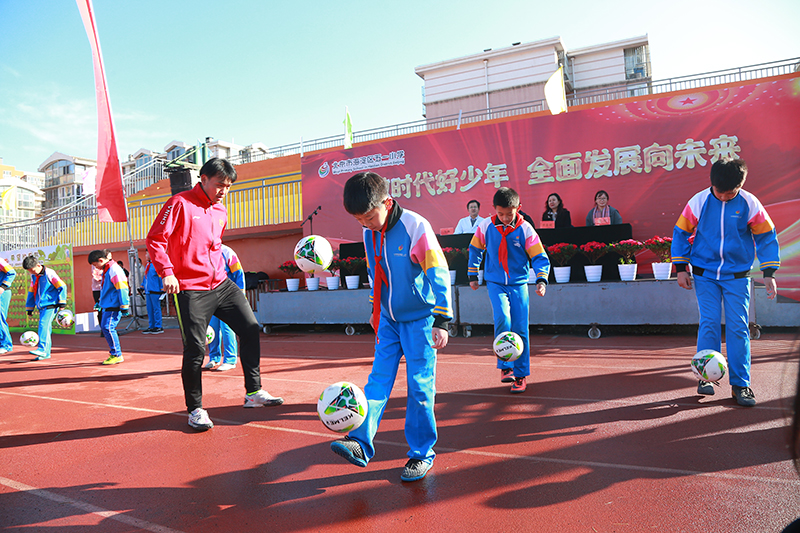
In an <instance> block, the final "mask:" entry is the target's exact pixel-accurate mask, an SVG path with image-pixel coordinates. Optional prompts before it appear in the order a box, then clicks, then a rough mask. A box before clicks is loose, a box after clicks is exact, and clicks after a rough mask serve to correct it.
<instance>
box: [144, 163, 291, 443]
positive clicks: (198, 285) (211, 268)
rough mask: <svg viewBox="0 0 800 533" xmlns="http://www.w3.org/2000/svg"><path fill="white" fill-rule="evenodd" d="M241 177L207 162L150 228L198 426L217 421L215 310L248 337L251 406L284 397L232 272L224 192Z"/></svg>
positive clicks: (244, 356)
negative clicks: (205, 368) (268, 385)
mask: <svg viewBox="0 0 800 533" xmlns="http://www.w3.org/2000/svg"><path fill="white" fill-rule="evenodd" d="M235 181H236V170H235V169H234V168H233V165H231V164H230V163H229V162H228V161H226V160H225V159H219V158H213V159H210V160H209V161H208V162H207V163H206V164H205V165H203V167H202V168H201V169H200V183H198V184H197V185H195V187H194V188H193V189H192V190H190V191H185V192H182V193H179V194H176V195H175V196H173V197H172V198H170V199H169V200H167V203H165V204H164V207H162V208H161V211H160V212H159V213H158V216H157V217H156V219H155V221H154V222H153V225H152V226H151V227H150V232H149V233H148V234H147V250H148V252H150V258H151V259H152V261H153V265H155V267H156V270H157V272H158V275H159V276H161V278H162V280H163V283H164V291H165V292H166V293H167V294H174V295H175V305H176V308H177V309H178V322H179V324H180V327H181V336H182V338H183V365H182V367H181V378H182V379H183V392H184V395H185V397H186V408H187V410H188V411H189V425H190V426H191V427H193V428H194V429H196V430H198V431H206V430H208V429H211V428H212V427H214V424H213V423H212V422H211V420H210V419H209V417H208V413H207V412H206V411H205V409H203V383H202V364H203V358H204V356H205V352H206V329H207V328H208V323H209V320H211V316H212V315H213V316H216V317H218V318H219V319H220V320H222V321H223V322H225V323H226V324H230V325H231V328H232V329H233V331H234V332H235V333H236V334H237V335H238V336H239V339H240V341H241V353H240V359H241V361H242V369H243V371H244V385H245V391H246V395H245V398H244V406H245V407H261V406H262V405H280V404H282V403H283V398H276V397H274V396H272V395H270V394H269V393H268V392H267V391H265V390H262V389H261V373H260V364H261V346H260V341H259V326H258V322H257V321H256V318H255V316H254V315H253V311H252V310H251V309H250V306H249V305H248V303H247V300H246V299H245V297H244V293H243V292H242V291H241V289H239V287H237V286H236V284H235V283H234V282H232V281H231V280H230V279H228V276H227V273H226V272H225V260H224V259H223V257H222V233H223V232H224V231H225V226H226V225H227V223H228V211H227V210H226V209H225V206H224V205H222V200H223V199H224V198H225V195H226V194H227V193H228V190H229V189H230V187H231V185H232V184H233V182H235Z"/></svg>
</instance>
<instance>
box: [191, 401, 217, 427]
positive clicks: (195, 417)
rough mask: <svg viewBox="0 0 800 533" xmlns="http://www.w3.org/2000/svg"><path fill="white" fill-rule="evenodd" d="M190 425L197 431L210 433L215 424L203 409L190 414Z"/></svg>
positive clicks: (199, 408)
mask: <svg viewBox="0 0 800 533" xmlns="http://www.w3.org/2000/svg"><path fill="white" fill-rule="evenodd" d="M189 425H190V426H191V427H193V428H194V429H196V430H197V431H208V430H209V429H211V428H213V427H214V423H213V422H212V421H211V419H210V418H208V413H207V412H206V410H205V409H203V408H201V407H198V408H197V409H195V410H194V411H192V412H191V413H189Z"/></svg>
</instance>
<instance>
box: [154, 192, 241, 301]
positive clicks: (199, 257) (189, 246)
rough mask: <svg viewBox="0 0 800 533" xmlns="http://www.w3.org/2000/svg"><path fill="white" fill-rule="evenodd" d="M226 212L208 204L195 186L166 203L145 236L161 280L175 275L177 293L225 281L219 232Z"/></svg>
mask: <svg viewBox="0 0 800 533" xmlns="http://www.w3.org/2000/svg"><path fill="white" fill-rule="evenodd" d="M227 223H228V211H227V209H225V206H224V205H222V204H221V203H211V200H209V198H208V196H207V195H206V193H205V191H203V189H202V187H201V186H200V184H199V183H198V184H197V185H195V186H194V188H193V189H191V190H189V191H184V192H182V193H178V194H176V195H175V196H173V197H171V198H170V199H169V200H167V203H165V204H164V207H162V208H161V211H160V212H159V213H158V216H157V217H156V219H155V220H154V221H153V225H152V226H151V227H150V232H149V233H148V234H147V250H148V251H149V252H150V259H151V260H152V262H153V264H154V265H155V266H156V270H157V271H158V275H159V276H161V278H162V279H163V278H165V277H167V276H172V275H174V276H175V277H176V278H178V281H179V282H180V290H182V291H184V290H190V291H209V290H211V289H215V288H216V287H217V286H219V284H220V283H222V282H223V281H225V277H226V276H227V274H226V273H225V260H224V259H223V257H222V233H223V232H224V231H225V226H226V225H227Z"/></svg>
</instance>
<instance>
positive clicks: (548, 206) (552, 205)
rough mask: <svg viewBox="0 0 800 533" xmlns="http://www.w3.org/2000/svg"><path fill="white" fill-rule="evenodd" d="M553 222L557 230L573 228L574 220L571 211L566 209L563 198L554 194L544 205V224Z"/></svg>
mask: <svg viewBox="0 0 800 533" xmlns="http://www.w3.org/2000/svg"><path fill="white" fill-rule="evenodd" d="M548 221H552V222H555V226H554V227H556V228H571V227H572V218H571V217H570V216H569V211H567V210H566V209H565V208H564V202H563V201H562V200H561V197H560V196H559V195H558V194H556V193H553V194H551V195H550V196H548V197H547V201H546V202H545V203H544V213H542V222H548Z"/></svg>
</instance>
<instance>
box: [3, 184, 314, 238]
mask: <svg viewBox="0 0 800 533" xmlns="http://www.w3.org/2000/svg"><path fill="white" fill-rule="evenodd" d="M169 197H170V195H169V194H165V195H162V196H153V197H148V198H144V199H139V200H134V201H130V200H129V201H128V219H129V221H130V233H131V236H132V238H133V240H139V239H144V238H145V237H146V236H147V232H148V231H149V230H150V226H151V225H152V223H153V220H154V219H155V217H156V215H157V214H158V212H159V211H160V210H161V207H162V206H163V205H164V202H166V201H167V199H168V198H169ZM224 204H225V206H226V207H227V209H228V229H238V228H249V227H257V226H266V225H272V224H283V223H286V222H300V221H301V220H302V212H303V209H302V207H303V201H302V193H301V186H300V175H299V174H294V175H290V176H286V177H282V178H272V179H269V178H267V179H262V180H255V181H252V182H248V183H247V186H245V187H242V188H239V189H233V190H231V191H230V192H229V193H228V195H227V196H226V197H225V202H224ZM127 241H128V224H127V223H125V222H111V223H107V222H99V221H98V219H97V203H96V199H95V197H94V196H88V197H86V198H83V199H82V200H81V201H79V202H76V203H74V204H72V205H71V206H68V207H66V208H62V209H60V210H58V211H57V212H55V213H52V214H51V215H48V216H47V217H45V218H42V219H37V220H34V221H26V222H18V223H14V224H3V225H0V249H2V250H14V249H20V248H34V247H37V246H48V245H55V244H62V243H72V245H73V246H90V245H97V246H103V245H106V244H109V243H114V242H127Z"/></svg>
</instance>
